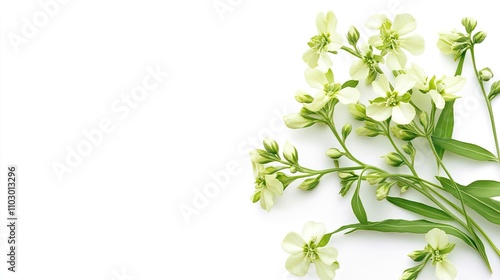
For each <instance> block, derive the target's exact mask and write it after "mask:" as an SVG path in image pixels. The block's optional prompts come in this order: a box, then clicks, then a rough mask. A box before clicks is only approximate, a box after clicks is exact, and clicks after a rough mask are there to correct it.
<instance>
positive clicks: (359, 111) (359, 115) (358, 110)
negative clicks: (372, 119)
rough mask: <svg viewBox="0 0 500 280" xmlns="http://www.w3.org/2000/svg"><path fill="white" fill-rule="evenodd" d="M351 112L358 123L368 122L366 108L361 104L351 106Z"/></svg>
mask: <svg viewBox="0 0 500 280" xmlns="http://www.w3.org/2000/svg"><path fill="white" fill-rule="evenodd" d="M348 108H349V112H350V113H351V115H352V116H353V117H354V119H356V120H358V121H364V120H366V118H367V116H366V107H365V105H363V104H361V103H356V104H349V106H348Z"/></svg>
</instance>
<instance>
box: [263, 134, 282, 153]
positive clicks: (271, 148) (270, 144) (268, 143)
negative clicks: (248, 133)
mask: <svg viewBox="0 0 500 280" xmlns="http://www.w3.org/2000/svg"><path fill="white" fill-rule="evenodd" d="M264 148H265V149H266V151H268V152H270V153H271V154H277V153H278V152H279V147H278V143H276V141H274V140H273V139H269V138H266V139H264Z"/></svg>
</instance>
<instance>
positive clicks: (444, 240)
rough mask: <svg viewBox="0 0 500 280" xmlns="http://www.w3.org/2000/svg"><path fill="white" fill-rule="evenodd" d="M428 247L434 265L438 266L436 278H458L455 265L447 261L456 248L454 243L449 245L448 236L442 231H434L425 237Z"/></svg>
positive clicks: (442, 279)
mask: <svg viewBox="0 0 500 280" xmlns="http://www.w3.org/2000/svg"><path fill="white" fill-rule="evenodd" d="M425 240H426V241H427V243H428V245H427V246H426V247H425V250H426V251H428V252H429V253H430V254H431V255H432V256H431V260H432V264H433V265H435V266H436V277H437V278H438V279H439V280H453V279H455V277H456V276H457V270H456V269H455V267H454V266H453V264H452V263H451V262H450V261H448V260H447V259H446V257H447V256H448V254H449V253H450V252H451V250H453V248H454V247H455V244H454V243H448V235H446V233H445V232H444V231H442V230H440V229H437V228H435V229H432V230H430V231H429V232H428V233H427V234H426V235H425Z"/></svg>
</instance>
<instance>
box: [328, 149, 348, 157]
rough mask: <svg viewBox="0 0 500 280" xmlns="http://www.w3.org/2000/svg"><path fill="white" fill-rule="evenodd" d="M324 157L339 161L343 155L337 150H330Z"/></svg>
mask: <svg viewBox="0 0 500 280" xmlns="http://www.w3.org/2000/svg"><path fill="white" fill-rule="evenodd" d="M326 155H327V156H328V157H329V158H331V159H339V158H340V157H341V156H343V155H344V153H342V152H341V151H339V149H336V148H331V149H328V151H326Z"/></svg>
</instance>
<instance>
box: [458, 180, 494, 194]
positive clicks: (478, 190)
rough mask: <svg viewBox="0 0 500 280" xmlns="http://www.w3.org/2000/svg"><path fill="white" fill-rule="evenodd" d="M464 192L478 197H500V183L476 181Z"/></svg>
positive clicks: (464, 189)
mask: <svg viewBox="0 0 500 280" xmlns="http://www.w3.org/2000/svg"><path fill="white" fill-rule="evenodd" d="M463 191H464V192H466V193H468V194H470V195H473V196H476V197H494V196H500V182H497V181H491V180H479V181H474V182H472V183H470V184H469V185H467V186H466V187H465V188H463Z"/></svg>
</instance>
